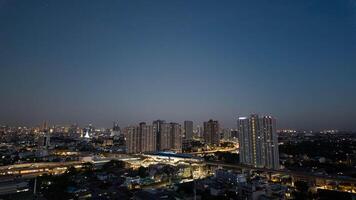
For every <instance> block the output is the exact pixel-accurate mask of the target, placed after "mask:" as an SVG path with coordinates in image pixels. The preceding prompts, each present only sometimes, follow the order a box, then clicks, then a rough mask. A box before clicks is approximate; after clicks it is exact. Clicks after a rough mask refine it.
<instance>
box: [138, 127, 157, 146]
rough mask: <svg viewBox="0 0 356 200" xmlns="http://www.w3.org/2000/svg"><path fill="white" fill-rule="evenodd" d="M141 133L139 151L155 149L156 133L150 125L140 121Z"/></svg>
mask: <svg viewBox="0 0 356 200" xmlns="http://www.w3.org/2000/svg"><path fill="white" fill-rule="evenodd" d="M140 133H141V152H154V151H156V142H157V140H156V133H155V132H154V131H153V126H152V125H146V123H140Z"/></svg>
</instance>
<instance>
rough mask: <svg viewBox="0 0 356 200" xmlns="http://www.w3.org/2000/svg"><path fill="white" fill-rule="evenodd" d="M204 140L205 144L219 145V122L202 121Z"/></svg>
mask: <svg viewBox="0 0 356 200" xmlns="http://www.w3.org/2000/svg"><path fill="white" fill-rule="evenodd" d="M203 136H204V141H205V142H206V143H207V144H212V145H219V142H220V133H219V122H218V121H214V120H212V119H211V120H209V121H207V122H204V134H203Z"/></svg>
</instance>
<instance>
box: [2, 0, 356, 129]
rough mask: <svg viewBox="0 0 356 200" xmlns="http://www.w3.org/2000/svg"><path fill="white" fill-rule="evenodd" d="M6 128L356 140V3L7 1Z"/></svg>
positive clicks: (278, 0) (350, 0) (4, 57)
mask: <svg viewBox="0 0 356 200" xmlns="http://www.w3.org/2000/svg"><path fill="white" fill-rule="evenodd" d="M0 74H1V79H0V91H1V93H0V98H1V103H0V124H29V125H33V124H39V123H41V122H42V121H43V120H48V121H49V122H51V123H74V122H78V123H80V124H81V125H83V124H87V123H89V122H93V123H94V125H100V126H109V125H111V123H112V121H114V120H119V121H120V122H121V125H127V124H132V123H136V122H138V121H148V122H150V121H152V120H154V119H158V118H161V119H166V120H168V121H177V122H182V121H183V120H194V121H195V122H196V123H201V122H202V121H204V120H208V119H209V118H213V119H217V120H219V121H221V122H222V124H223V126H225V127H234V126H235V124H236V122H235V121H236V117H237V116H238V115H247V114H249V113H253V112H256V113H261V114H272V115H274V116H276V117H277V119H278V121H279V127H280V128H314V129H319V128H338V129H353V130H355V129H356V105H355V104H356V1H354V0H298V1H286V0H274V1H266V0H261V1H251V0H245V1H235V0H233V1H228V0H224V1H221V0H215V1H207V0H204V1H203V0H201V1H198V0H171V1H167V0H162V1H158V0H154V1H149V0H142V1H132V0H127V1H118V0H117V1H110V0H105V1H94V0H75V1H73V0H61V1H59V0H53V1H51V0H35V1H23V0H22V1H21V0H18V1H17V0H0Z"/></svg>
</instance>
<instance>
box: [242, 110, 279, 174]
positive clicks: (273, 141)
mask: <svg viewBox="0 0 356 200" xmlns="http://www.w3.org/2000/svg"><path fill="white" fill-rule="evenodd" d="M237 124H238V131H239V146H240V162H241V163H243V164H247V165H252V166H255V167H262V168H271V169H279V152H278V138H277V137H278V136H277V132H276V120H275V119H274V118H272V117H271V116H264V117H259V116H258V115H251V116H250V117H240V118H239V119H238V122H237Z"/></svg>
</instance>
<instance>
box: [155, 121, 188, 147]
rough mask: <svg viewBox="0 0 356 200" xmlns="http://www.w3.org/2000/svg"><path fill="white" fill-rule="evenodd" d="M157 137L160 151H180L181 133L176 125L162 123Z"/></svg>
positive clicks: (179, 127)
mask: <svg viewBox="0 0 356 200" xmlns="http://www.w3.org/2000/svg"><path fill="white" fill-rule="evenodd" d="M159 137H160V138H159V142H160V148H159V150H160V151H166V150H172V151H175V152H181V151H182V131H181V126H180V125H179V124H178V123H162V124H161V130H160V136H159Z"/></svg>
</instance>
